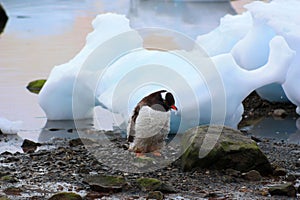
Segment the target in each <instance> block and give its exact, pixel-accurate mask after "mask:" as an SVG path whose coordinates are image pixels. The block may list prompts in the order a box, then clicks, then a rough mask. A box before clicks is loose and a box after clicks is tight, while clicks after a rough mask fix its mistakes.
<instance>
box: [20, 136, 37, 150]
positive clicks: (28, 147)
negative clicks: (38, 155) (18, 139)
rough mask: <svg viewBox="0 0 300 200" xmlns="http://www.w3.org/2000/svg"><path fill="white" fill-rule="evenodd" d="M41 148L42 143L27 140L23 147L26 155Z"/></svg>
mask: <svg viewBox="0 0 300 200" xmlns="http://www.w3.org/2000/svg"><path fill="white" fill-rule="evenodd" d="M39 146H41V144H40V143H36V142H33V141H31V140H28V139H25V140H24V141H23V144H22V146H21V147H22V149H23V151H24V152H25V153H33V152H34V151H35V150H36V149H37V147H39Z"/></svg>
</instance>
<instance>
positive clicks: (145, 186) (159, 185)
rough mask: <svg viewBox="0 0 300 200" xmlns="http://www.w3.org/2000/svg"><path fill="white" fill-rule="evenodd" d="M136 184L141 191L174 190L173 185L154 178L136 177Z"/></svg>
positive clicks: (169, 191)
mask: <svg viewBox="0 0 300 200" xmlns="http://www.w3.org/2000/svg"><path fill="white" fill-rule="evenodd" d="M137 184H138V186H139V187H140V188H141V189H142V190H143V191H161V192H164V193H174V192H176V191H175V189H174V188H173V186H171V185H170V184H168V183H165V182H163V181H160V180H158V179H155V178H139V179H137Z"/></svg>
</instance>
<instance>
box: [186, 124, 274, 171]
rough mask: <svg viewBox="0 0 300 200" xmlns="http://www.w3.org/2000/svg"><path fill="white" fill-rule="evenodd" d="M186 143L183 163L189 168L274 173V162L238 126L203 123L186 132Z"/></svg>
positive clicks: (187, 169)
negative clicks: (203, 124)
mask: <svg viewBox="0 0 300 200" xmlns="http://www.w3.org/2000/svg"><path fill="white" fill-rule="evenodd" d="M203 141H205V142H204V143H203ZM182 143H183V144H182V146H183V149H184V153H183V154H182V156H181V159H180V164H181V166H182V168H183V170H185V171H189V170H192V169H194V168H209V169H235V170H238V171H241V172H248V171H250V170H257V171H258V172H260V173H261V174H262V175H269V174H272V168H271V164H270V162H269V161H268V159H267V157H266V156H265V155H264V154H263V153H262V152H261V150H260V149H259V147H258V146H257V144H256V143H255V142H254V141H253V140H251V139H250V138H248V137H247V136H245V135H243V134H242V133H241V132H240V131H238V130H235V129H232V128H228V127H223V126H199V127H195V128H192V129H190V130H188V131H187V132H185V134H184V135H183V140H182Z"/></svg>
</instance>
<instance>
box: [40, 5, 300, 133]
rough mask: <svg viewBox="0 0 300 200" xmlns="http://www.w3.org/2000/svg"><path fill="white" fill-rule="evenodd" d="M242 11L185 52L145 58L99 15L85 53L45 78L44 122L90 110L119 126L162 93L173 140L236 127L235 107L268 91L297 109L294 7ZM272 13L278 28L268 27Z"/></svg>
mask: <svg viewBox="0 0 300 200" xmlns="http://www.w3.org/2000/svg"><path fill="white" fill-rule="evenodd" d="M262 6H263V7H265V9H261V7H262ZM247 8H248V9H249V10H250V11H249V12H248V13H244V14H243V15H239V16H225V17H224V18H222V19H221V25H220V26H219V27H218V28H217V29H215V30H214V31H212V32H211V33H209V34H207V35H203V36H199V37H198V39H197V44H198V45H199V46H200V47H199V46H198V45H195V46H194V48H193V49H192V50H169V51H161V50H157V49H155V48H154V49H151V50H150V49H149V48H145V46H144V44H143V36H142V35H141V34H140V32H138V31H136V30H133V29H132V28H131V27H130V26H129V21H128V19H126V17H125V16H122V15H117V14H112V13H109V14H104V15H99V16H97V18H96V19H95V20H94V21H93V27H94V31H93V32H92V33H90V34H89V35H88V37H87V42H86V45H85V47H84V48H83V49H82V50H81V51H80V52H79V53H78V55H76V56H75V57H74V58H73V59H72V60H70V61H69V62H68V63H65V64H62V65H60V66H56V67H54V69H53V70H52V72H51V74H50V76H49V78H48V81H47V82H46V84H45V86H44V87H43V89H42V91H41V92H40V95H39V102H40V105H41V107H42V108H43V110H44V111H45V113H46V116H47V118H48V119H51V120H62V119H74V118H76V119H82V118H91V117H93V109H94V107H95V106H101V107H103V108H105V109H107V110H110V111H112V112H114V113H119V114H120V115H121V116H122V117H123V120H124V123H126V122H127V121H128V117H129V116H130V114H131V111H132V109H133V107H134V106H135V104H136V103H137V102H139V101H140V99H141V98H142V97H144V96H146V95H148V94H149V93H151V92H153V91H155V90H158V89H162V88H164V89H167V90H169V91H171V92H172V93H173V94H175V98H176V102H178V104H179V105H178V104H177V105H178V107H179V109H180V111H179V112H177V113H172V117H171V131H177V130H178V129H179V131H180V132H181V131H184V130H186V129H188V128H191V127H193V126H195V125H198V124H206V123H221V124H223V123H224V124H226V125H229V126H232V127H236V125H237V124H238V122H239V121H240V119H241V115H242V113H243V106H242V103H241V102H242V100H243V99H244V98H246V96H247V95H249V94H250V93H251V92H252V91H253V90H256V89H258V88H260V87H262V86H265V85H269V84H271V83H277V84H282V87H283V90H284V92H285V94H286V96H287V97H288V98H289V100H290V101H292V102H293V103H294V104H295V105H297V106H300V93H299V92H298V91H297V86H298V85H299V83H298V82H299V81H300V79H299V78H298V77H299V74H300V71H299V70H300V68H299V67H297V66H299V64H300V63H299V62H300V61H299V60H300V57H299V56H295V51H296V52H299V50H300V39H299V37H300V36H299V35H300V34H299V31H300V28H299V24H297V23H298V22H296V19H299V16H298V15H299V14H297V12H296V11H295V10H297V9H298V8H300V4H299V3H298V2H297V1H295V0H294V1H292V0H290V1H286V0H277V1H276V0H274V1H272V2H271V3H269V4H266V3H261V2H255V3H252V4H250V5H248V6H247ZM285 8H286V9H285ZM278 9H279V10H280V12H279V13H277V12H278ZM273 13H276V16H277V18H278V21H275V20H272V19H273V17H274V15H272V14H273ZM271 16H272V19H271ZM279 27H281V28H280V29H279ZM162 32H163V31H162ZM297 33H298V34H297ZM203 49H204V50H205V51H206V52H207V53H206V52H205V51H204V50H203ZM73 89H74V90H73ZM267 98H268V97H267ZM270 98H271V99H273V97H270ZM298 111H299V108H298Z"/></svg>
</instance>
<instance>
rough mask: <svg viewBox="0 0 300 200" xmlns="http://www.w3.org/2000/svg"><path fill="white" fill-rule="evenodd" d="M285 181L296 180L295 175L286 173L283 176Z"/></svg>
mask: <svg viewBox="0 0 300 200" xmlns="http://www.w3.org/2000/svg"><path fill="white" fill-rule="evenodd" d="M285 180H286V181H288V182H294V181H296V180H297V178H296V176H295V175H294V174H288V175H287V176H286V178H285Z"/></svg>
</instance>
